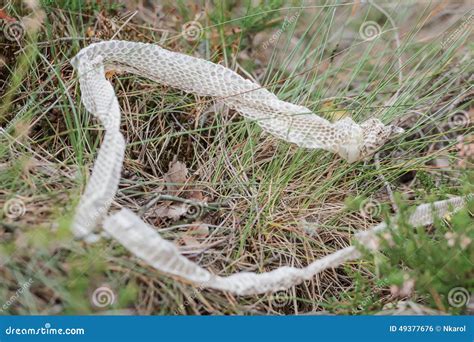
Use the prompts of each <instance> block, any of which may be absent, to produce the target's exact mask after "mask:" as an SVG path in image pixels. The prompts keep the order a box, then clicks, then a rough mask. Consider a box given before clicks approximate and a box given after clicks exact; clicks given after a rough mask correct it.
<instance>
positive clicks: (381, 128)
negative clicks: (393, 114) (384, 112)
mask: <svg viewBox="0 0 474 342" xmlns="http://www.w3.org/2000/svg"><path fill="white" fill-rule="evenodd" d="M360 127H361V128H362V136H363V144H362V146H361V149H360V159H366V158H367V157H370V156H371V155H372V154H374V153H375V152H376V151H377V150H378V149H379V148H380V147H382V146H383V145H385V143H386V142H387V141H388V140H390V138H392V137H393V136H394V135H397V134H401V133H403V132H404V130H403V128H400V127H397V126H393V125H384V124H383V123H382V122H381V121H380V120H378V119H369V120H367V121H365V122H364V123H362V124H361V125H360Z"/></svg>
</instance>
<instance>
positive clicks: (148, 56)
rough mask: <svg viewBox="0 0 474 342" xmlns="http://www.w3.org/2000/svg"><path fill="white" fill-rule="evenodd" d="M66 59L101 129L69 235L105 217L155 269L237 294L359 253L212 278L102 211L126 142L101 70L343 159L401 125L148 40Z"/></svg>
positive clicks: (88, 231)
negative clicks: (330, 111) (150, 83)
mask: <svg viewBox="0 0 474 342" xmlns="http://www.w3.org/2000/svg"><path fill="white" fill-rule="evenodd" d="M72 64H73V66H74V67H75V68H76V70H77V72H78V75H79V82H80V87H81V93H82V102H83V104H84V106H85V107H86V109H87V110H88V111H89V112H91V113H92V114H93V115H94V116H96V117H97V118H98V119H99V120H100V121H101V123H102V125H103V126H104V128H105V129H106V132H105V136H104V141H103V143H102V146H101V147H100V150H99V153H98V156H97V160H96V162H95V164H94V168H93V170H92V174H91V177H90V180H89V182H88V184H87V187H86V190H85V192H84V194H83V196H82V197H81V201H80V203H79V205H78V207H77V209H76V214H75V217H74V221H73V225H72V228H73V232H74V234H75V236H76V237H78V238H83V239H85V240H86V241H88V242H94V241H96V240H97V239H99V238H100V235H98V234H96V233H95V232H94V230H95V228H96V227H97V226H99V224H100V223H102V221H104V219H106V220H105V222H103V227H104V229H105V231H106V232H107V233H108V234H109V235H111V236H112V237H114V238H115V239H116V240H118V241H119V242H120V243H122V244H123V245H124V246H125V247H126V248H127V249H129V250H130V251H131V252H132V253H133V254H135V255H137V256H138V257H140V258H141V259H143V260H145V261H146V262H147V263H149V264H150V265H152V266H153V267H155V268H156V269H158V270H160V271H162V272H165V273H167V274H171V275H174V276H178V277H180V278H183V279H186V280H187V281H192V282H194V283H196V284H199V285H200V286H202V287H210V288H215V289H219V290H225V291H230V292H233V293H236V294H240V295H248V294H256V293H264V292H269V291H278V290H281V289H285V288H288V287H290V286H293V285H295V284H297V283H300V282H301V281H303V280H307V279H311V278H312V277H313V276H314V275H315V274H316V273H318V272H321V271H322V270H324V269H327V268H329V267H336V266H337V265H339V264H341V263H342V262H344V261H345V260H349V259H353V258H357V257H358V256H359V252H358V251H357V250H356V249H355V247H348V248H346V249H343V250H340V251H338V252H336V253H334V254H331V255H329V256H327V257H325V258H323V259H320V260H317V261H315V262H313V263H311V264H310V265H308V266H307V267H305V268H301V269H297V268H293V267H287V266H283V267H281V268H278V269H276V270H274V271H271V272H267V273H260V274H256V273H247V272H244V273H237V274H233V275H230V276H228V277H219V276H216V275H213V274H212V273H210V272H208V271H207V270H205V269H203V268H201V267H200V266H199V265H197V264H195V263H193V262H191V261H189V260H188V259H186V258H184V257H183V256H181V255H180V254H179V251H178V249H177V248H176V247H175V246H174V245H173V244H171V243H170V242H168V241H165V240H163V239H162V238H161V237H160V236H159V234H158V233H157V232H156V231H155V230H154V229H152V228H151V227H149V226H148V225H147V224H146V223H144V222H143V221H142V220H141V219H140V218H139V217H138V216H137V215H135V214H134V213H133V212H131V211H129V210H126V209H123V210H122V211H120V212H119V213H116V214H114V215H112V216H108V210H109V207H110V204H111V202H112V200H113V198H114V196H115V193H116V191H117V189H118V184H119V180H120V172H121V169H122V162H123V157H124V151H125V141H124V138H123V135H122V134H121V132H120V131H119V127H120V118H121V115H120V108H119V104H118V100H117V97H116V95H115V92H114V89H113V87H112V85H111V84H110V82H109V81H108V80H107V79H106V78H105V71H106V70H118V71H125V72H131V73H134V74H137V75H140V76H143V77H146V78H149V79H152V80H154V81H156V82H158V83H160V84H164V85H168V86H171V87H175V88H178V89H181V90H184V91H187V92H191V93H194V94H197V95H200V96H210V97H214V98H215V99H216V100H217V101H221V102H222V103H223V104H225V105H227V106H228V107H230V108H232V109H234V110H236V111H238V112H239V113H240V114H242V115H243V116H244V117H246V118H249V119H251V120H254V121H255V122H257V124H258V125H259V126H260V127H262V129H264V130H265V131H267V132H269V133H271V134H273V135H275V136H277V137H278V138H281V139H283V140H286V141H288V142H291V143H295V144H297V145H299V146H301V147H305V148H313V149H314V148H320V149H324V150H328V151H331V152H334V153H338V154H339V155H340V156H341V157H342V158H344V159H346V160H347V161H349V162H354V161H357V160H360V159H363V158H365V157H368V156H370V155H371V154H372V153H373V152H374V151H375V150H376V149H378V148H379V147H380V146H382V145H383V144H384V143H385V142H386V141H387V140H388V139H389V137H390V136H391V135H392V134H393V133H397V132H400V129H398V128H397V127H393V126H390V125H389V126H385V125H383V124H382V123H381V122H380V121H379V120H377V119H370V120H367V121H366V122H364V123H362V124H361V125H358V124H356V123H354V122H353V121H352V120H351V119H349V118H346V119H343V120H340V121H338V122H336V123H330V122H329V121H327V120H325V119H323V118H321V117H319V116H317V115H316V114H314V113H311V111H310V110H309V109H308V108H306V107H302V106H298V105H295V104H292V103H289V102H285V101H281V100H279V99H278V98H277V97H276V96H275V95H274V94H273V93H271V92H269V91H268V90H266V89H264V88H262V87H260V86H259V85H257V84H255V83H253V82H251V81H249V80H246V79H244V78H242V77H241V76H240V75H238V74H236V73H235V72H233V71H232V70H230V69H227V68H225V67H223V66H221V65H217V64H214V63H211V62H209V61H205V60H202V59H199V58H195V57H191V56H187V55H183V54H180V53H176V52H171V51H168V50H166V49H163V48H161V47H159V46H157V45H152V44H144V43H134V42H123V41H107V42H102V43H97V44H92V45H90V46H88V47H86V48H84V49H82V50H81V51H80V52H79V53H78V54H77V56H76V57H74V59H73V60H72ZM445 202H446V201H444V202H439V203H437V204H436V205H437V206H438V207H439V213H440V214H444V213H445V212H446V211H447V204H446V203H445ZM451 202H452V204H454V205H455V207H456V208H459V207H461V206H462V203H463V200H462V199H460V198H457V199H455V200H452V201H451ZM451 202H450V203H451ZM420 208H421V207H420ZM437 210H438V209H437ZM427 213H428V214H427ZM411 219H412V220H413V222H414V223H417V224H429V223H431V222H432V220H433V213H432V212H431V211H430V209H429V208H428V207H423V208H421V209H419V210H417V211H416V212H415V214H414V216H412V218H411ZM379 228H380V226H379V227H376V228H374V229H375V230H377V229H379ZM363 237H364V236H362V235H361V241H365V240H367V236H365V240H364V239H362V238H363Z"/></svg>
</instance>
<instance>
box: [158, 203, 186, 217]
mask: <svg viewBox="0 0 474 342" xmlns="http://www.w3.org/2000/svg"><path fill="white" fill-rule="evenodd" d="M187 211H188V205H187V204H185V203H181V204H174V205H163V206H160V207H158V208H157V209H155V211H154V214H155V216H156V217H157V218H170V219H173V220H177V219H179V218H180V217H181V216H183V215H184V214H186V212H187Z"/></svg>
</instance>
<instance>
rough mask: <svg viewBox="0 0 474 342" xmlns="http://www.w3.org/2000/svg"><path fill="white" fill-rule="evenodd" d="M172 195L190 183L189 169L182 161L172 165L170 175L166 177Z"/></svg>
mask: <svg viewBox="0 0 474 342" xmlns="http://www.w3.org/2000/svg"><path fill="white" fill-rule="evenodd" d="M164 179H165V182H166V183H167V185H166V187H167V189H168V192H169V193H170V194H176V193H177V192H179V191H180V190H181V189H182V188H183V187H184V185H185V184H186V182H187V181H188V168H187V167H186V164H184V163H182V162H180V161H174V162H171V163H170V168H169V170H168V173H167V174H166V175H165V177H164Z"/></svg>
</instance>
